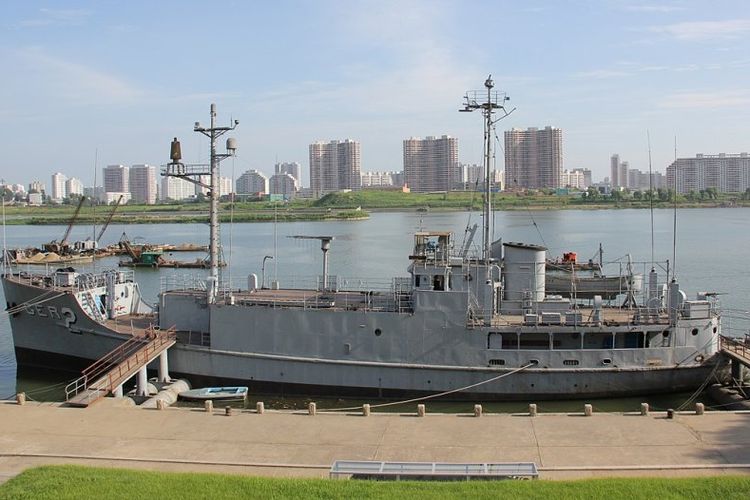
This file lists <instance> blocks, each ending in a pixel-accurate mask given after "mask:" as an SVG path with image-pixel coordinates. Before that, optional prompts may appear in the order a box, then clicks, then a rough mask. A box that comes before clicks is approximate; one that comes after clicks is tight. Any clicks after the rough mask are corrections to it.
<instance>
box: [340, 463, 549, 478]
mask: <svg viewBox="0 0 750 500" xmlns="http://www.w3.org/2000/svg"><path fill="white" fill-rule="evenodd" d="M329 477H330V478H332V479H341V478H350V479H380V480H395V481H399V480H402V479H405V480H410V481H419V480H422V481H424V480H429V481H435V480H443V481H470V480H472V479H482V480H497V479H538V478H539V472H538V471H537V468H536V464H535V463H534V462H511V463H444V462H377V461H366V460H362V461H357V460H336V461H335V462H333V465H332V466H331V470H330V472H329Z"/></svg>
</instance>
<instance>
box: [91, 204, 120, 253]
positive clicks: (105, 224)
mask: <svg viewBox="0 0 750 500" xmlns="http://www.w3.org/2000/svg"><path fill="white" fill-rule="evenodd" d="M122 198H123V195H120V197H119V198H118V199H117V201H116V202H115V206H114V207H112V211H111V212H110V213H109V215H108V216H107V220H106V221H105V222H104V225H103V226H102V229H101V230H100V231H99V235H98V236H97V237H96V244H97V245H98V244H99V240H100V239H102V236H103V235H104V231H106V230H107V228H108V227H109V223H110V222H112V217H114V216H115V212H116V211H117V207H119V206H120V202H122Z"/></svg>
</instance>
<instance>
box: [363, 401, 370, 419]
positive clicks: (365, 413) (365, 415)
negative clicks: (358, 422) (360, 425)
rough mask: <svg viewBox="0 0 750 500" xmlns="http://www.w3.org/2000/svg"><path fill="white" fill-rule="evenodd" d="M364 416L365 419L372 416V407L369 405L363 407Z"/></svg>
mask: <svg viewBox="0 0 750 500" xmlns="http://www.w3.org/2000/svg"><path fill="white" fill-rule="evenodd" d="M362 416H363V417H369V416H370V405H369V404H368V403H365V404H363V405H362Z"/></svg>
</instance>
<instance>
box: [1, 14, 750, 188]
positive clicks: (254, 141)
mask: <svg viewBox="0 0 750 500" xmlns="http://www.w3.org/2000/svg"><path fill="white" fill-rule="evenodd" d="M376 5H377V8H374V7H375V6H376ZM231 10H232V15H231V16H227V15H226V12H225V11H224V9H216V8H215V7H212V6H208V5H205V4H200V3H197V2H170V1H165V2H159V3H146V2H139V1H134V2H129V3H128V4H122V5H116V4H100V3H96V2H81V1H71V2H66V4H65V7H64V8H51V7H50V6H49V5H48V4H46V3H43V2H34V1H31V2H24V3H20V2H12V3H9V4H8V5H6V6H5V9H4V16H3V17H4V18H3V20H2V22H0V62H2V63H3V64H4V66H5V67H7V68H13V71H11V72H8V74H7V75H6V76H5V78H4V81H3V84H2V86H0V97H2V99H0V116H2V118H3V119H4V120H5V121H6V123H13V127H10V128H9V130H8V131H6V135H5V136H4V137H5V140H6V142H5V145H6V147H5V148H4V153H5V154H4V157H3V159H2V160H0V169H1V170H2V175H3V176H5V177H10V175H9V172H12V171H23V172H25V173H26V174H27V175H28V176H29V177H30V178H44V179H47V178H48V175H49V173H51V172H54V171H60V172H67V175H69V176H72V177H77V178H79V179H81V180H82V181H83V182H84V184H86V185H92V184H93V171H94V164H95V156H96V157H98V161H97V162H96V163H97V166H98V168H102V167H104V166H106V165H109V164H124V165H134V164H142V163H149V164H153V165H160V164H163V163H166V161H167V160H168V144H169V141H170V140H171V138H172V137H174V136H178V137H179V138H180V140H181V141H182V143H183V153H184V156H185V160H186V161H188V162H194V163H199V162H202V161H205V160H206V158H207V155H208V147H207V144H206V140H205V138H203V137H201V136H198V135H197V134H194V133H193V132H192V124H193V123H194V122H195V121H204V122H205V120H206V119H207V115H208V107H209V104H210V103H211V102H216V103H217V105H218V111H219V123H224V122H226V123H228V122H229V120H230V119H231V118H236V119H239V120H240V122H241V124H240V126H239V127H238V129H237V130H236V131H235V132H236V133H235V134H234V135H235V136H236V137H237V139H238V142H239V147H240V149H239V150H238V157H237V158H236V159H235V160H234V162H235V168H236V171H237V172H242V171H245V170H247V169H249V168H256V169H259V170H261V171H263V172H265V173H266V174H268V175H271V174H272V173H273V172H272V171H270V169H271V168H272V167H273V165H274V164H275V163H276V162H277V159H278V161H297V162H300V163H302V164H303V176H305V177H306V175H305V174H307V172H306V168H305V167H307V166H306V165H304V160H305V159H306V158H307V147H308V145H309V144H310V143H311V142H313V141H315V140H318V139H319V138H321V137H323V138H325V137H330V138H335V137H351V138H353V139H355V140H357V141H359V142H360V143H361V144H362V145H363V151H362V170H364V171H386V170H394V169H397V168H399V165H400V163H401V162H400V159H401V154H402V153H401V145H402V141H403V139H405V138H408V137H411V136H422V137H424V136H428V135H443V134H447V135H451V136H452V137H457V138H458V139H459V140H460V141H461V145H462V146H461V156H460V158H459V160H460V161H461V162H462V163H480V162H481V151H482V140H481V134H482V130H481V122H480V121H479V120H478V119H476V117H470V116H467V115H462V114H459V113H457V110H458V108H459V107H460V104H461V101H462V96H463V94H464V92H465V91H466V90H471V89H477V88H479V89H481V85H482V82H483V81H484V79H485V78H486V76H487V74H489V73H492V75H493V78H494V79H495V82H496V88H497V89H499V90H503V91H506V92H507V93H508V95H509V96H510V97H511V101H510V103H511V105H512V106H513V107H516V108H517V110H516V111H515V112H514V113H513V114H512V115H511V116H509V117H508V118H507V119H506V120H504V121H503V122H502V124H500V126H499V127H498V133H500V132H502V131H503V130H509V129H511V128H514V127H518V128H524V129H525V128H528V127H535V126H536V127H539V126H544V125H546V124H548V125H552V126H555V127H559V128H561V129H563V130H565V131H566V144H565V162H564V165H563V168H566V169H573V168H588V169H591V170H592V172H593V174H594V176H595V177H596V178H603V177H605V176H608V173H607V172H608V170H609V158H610V156H611V154H612V153H613V152H618V153H619V154H620V155H621V156H622V157H623V158H628V159H629V162H630V165H631V167H633V168H638V169H641V170H646V169H647V166H648V144H647V139H646V137H647V131H648V132H650V135H651V143H652V144H651V145H652V156H653V168H654V170H659V171H664V170H665V169H666V167H667V166H668V165H669V164H670V163H671V161H672V160H673V157H674V141H675V137H676V138H677V148H678V156H682V157H692V156H694V155H695V154H697V153H704V154H717V153H719V152H726V153H741V152H744V151H747V150H748V149H750V145H749V144H748V142H750V141H748V137H750V124H747V123H746V120H744V119H743V110H744V109H745V108H746V107H747V105H748V104H750V89H748V88H747V86H745V85H744V82H746V81H747V80H748V76H749V75H750V58H748V57H747V56H746V54H747V53H748V52H749V51H748V49H749V48H750V47H749V45H750V36H748V35H750V6H748V4H747V3H746V2H732V1H728V2H722V3H721V4H720V5H718V6H708V5H705V4H704V3H702V2H698V1H679V0H675V1H669V2H633V1H625V0H622V1H619V0H612V1H608V2H597V3H589V2H573V3H571V4H567V3H566V4H560V5H556V4H554V3H551V2H534V1H532V2H528V3H524V4H523V5H521V4H518V3H515V2H481V1H475V2H468V3H465V4H464V3H460V4H459V3H450V2H418V1H415V2H409V3H408V4H407V5H404V4H402V3H396V2H378V3H377V4H375V3H374V2H367V1H360V2H352V3H346V4H344V3H342V2H332V1H325V2H324V1H321V2H315V3H303V2H281V3H279V4H274V5H270V4H243V3H239V4H235V5H233V6H231ZM477 12H488V13H489V14H490V16H494V17H495V19H496V23H494V24H492V23H490V26H495V29H491V30H482V29H475V25H476V22H477V20H476V19H475V18H474V17H472V16H471V15H472V14H474V13H477ZM261 19H262V20H263V21H262V22H260V21H259V20H261ZM168 25H173V26H174V25H179V26H180V27H181V29H180V33H188V34H190V33H202V32H204V31H205V27H206V26H211V25H212V26H220V27H221V32H222V34H223V36H222V37H221V38H222V39H223V40H226V42H227V44H226V45H223V46H221V45H218V44H211V43H209V42H207V39H206V38H205V37H202V36H189V35H182V36H175V34H174V33H173V32H172V31H171V30H169V29H165V27H166V26H168ZM573 27H575V29H573ZM270 40H273V43H269V41H270ZM519 48H522V49H523V50H519ZM238 54H242V57H241V58H238V57H237V55H238ZM508 54H514V55H515V54H520V56H517V57H508ZM208 58H210V59H211V60H212V66H213V67H215V68H216V71H211V72H205V71H200V69H201V68H200V65H199V63H198V61H203V60H206V59H208ZM217 75H220V76H217ZM176 76H177V78H176ZM40 141H41V142H42V143H43V144H44V146H45V147H43V148H39V147H38V143H39V142H40ZM500 163H501V162H500ZM498 168H499V169H502V168H501V167H500V165H498ZM231 169H232V166H231V165H230V164H225V165H222V175H231V174H230V170H231ZM305 181H306V182H304V183H305V184H308V183H309V180H307V179H305Z"/></svg>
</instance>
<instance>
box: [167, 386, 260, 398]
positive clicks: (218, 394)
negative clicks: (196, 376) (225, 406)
mask: <svg viewBox="0 0 750 500" xmlns="http://www.w3.org/2000/svg"><path fill="white" fill-rule="evenodd" d="M179 396H180V398H181V399H189V400H193V401H205V400H208V399H212V400H214V399H244V398H245V396H247V387H203V388H200V389H191V390H189V391H184V392H181V393H180V394H179Z"/></svg>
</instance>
